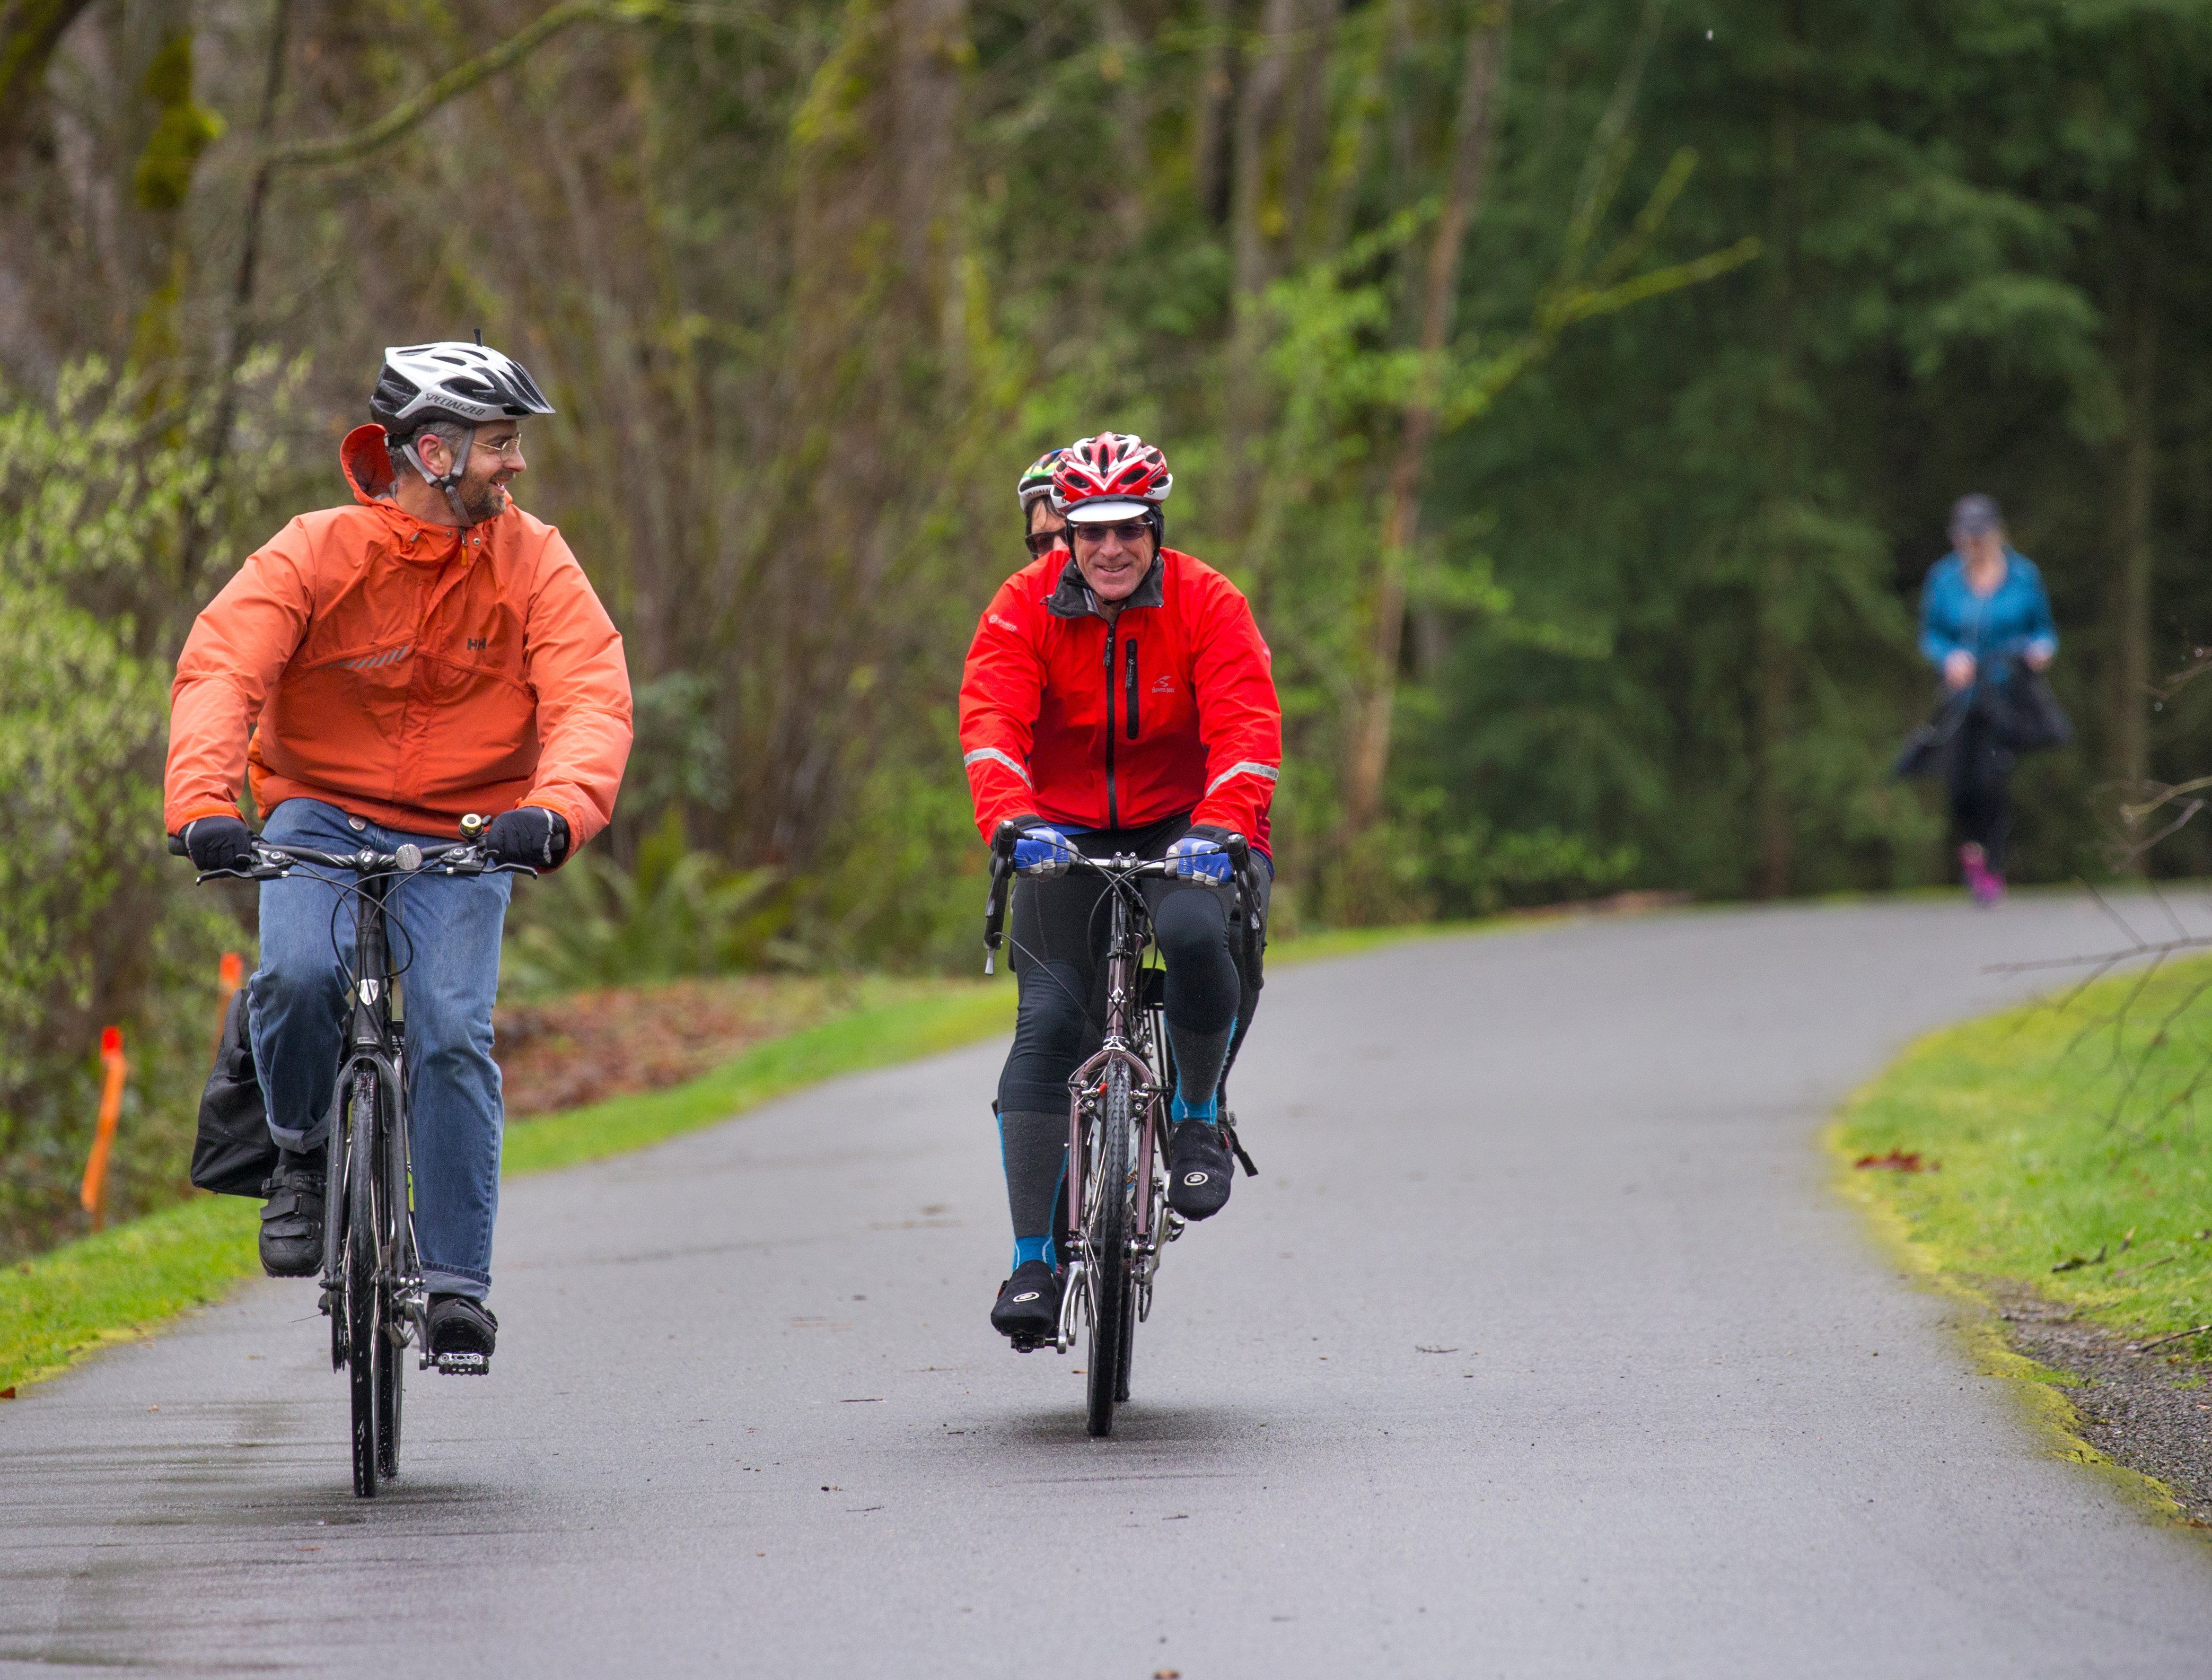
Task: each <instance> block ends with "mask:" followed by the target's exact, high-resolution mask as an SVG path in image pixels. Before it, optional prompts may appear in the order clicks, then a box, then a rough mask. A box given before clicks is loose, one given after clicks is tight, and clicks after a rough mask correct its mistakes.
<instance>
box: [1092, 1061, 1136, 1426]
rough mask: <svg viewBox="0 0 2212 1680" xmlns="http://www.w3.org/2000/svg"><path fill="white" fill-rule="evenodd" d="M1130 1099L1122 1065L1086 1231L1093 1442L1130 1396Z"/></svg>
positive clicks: (1102, 1134) (1103, 1119)
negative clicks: (1124, 1369)
mask: <svg viewBox="0 0 2212 1680" xmlns="http://www.w3.org/2000/svg"><path fill="white" fill-rule="evenodd" d="M1132 1108H1133V1104H1132V1102H1131V1100H1130V1094H1129V1069H1128V1068H1127V1065H1126V1064H1124V1063H1122V1062H1119V1061H1116V1062H1112V1063H1111V1064H1109V1066H1108V1068H1107V1069H1106V1089H1105V1091H1104V1093H1103V1095H1102V1099H1101V1100H1100V1102H1099V1105H1098V1123H1097V1130H1096V1133H1095V1135H1096V1138H1097V1167H1096V1171H1095V1173H1094V1175H1093V1176H1094V1178H1095V1189H1094V1190H1093V1192H1092V1195H1091V1205H1090V1207H1089V1208H1086V1209H1085V1215H1086V1220H1087V1223H1088V1225H1089V1227H1090V1230H1089V1241H1088V1243H1087V1244H1086V1245H1085V1246H1086V1247H1087V1248H1088V1249H1089V1251H1090V1252H1089V1256H1088V1258H1089V1261H1090V1286H1091V1347H1090V1354H1091V1360H1090V1368H1089V1369H1088V1370H1087V1371H1086V1372H1085V1377H1086V1378H1087V1379H1088V1386H1089V1400H1090V1415H1089V1418H1088V1420H1087V1427H1089V1429H1090V1432H1091V1433H1092V1434H1093V1435H1097V1436H1104V1435H1110V1434H1112V1433H1114V1403H1115V1400H1116V1399H1117V1398H1118V1397H1121V1396H1122V1395H1125V1394H1126V1393H1127V1388H1126V1387H1125V1386H1124V1385H1123V1383H1122V1379H1121V1360H1122V1357H1123V1350H1124V1349H1125V1348H1127V1345H1128V1341H1129V1329H1128V1326H1129V1323H1130V1320H1131V1319H1132V1318H1133V1317H1134V1314H1135V1306H1136V1300H1135V1293H1136V1290H1135V1278H1134V1275H1133V1273H1132V1272H1131V1270H1130V1267H1129V1240H1130V1238H1131V1236H1132V1235H1133V1233H1134V1232H1135V1230H1136V1226H1137V1221H1136V1172H1135V1166H1136V1153H1135V1149H1136V1146H1135V1141H1134V1133H1133V1119H1134V1117H1133V1113H1132Z"/></svg>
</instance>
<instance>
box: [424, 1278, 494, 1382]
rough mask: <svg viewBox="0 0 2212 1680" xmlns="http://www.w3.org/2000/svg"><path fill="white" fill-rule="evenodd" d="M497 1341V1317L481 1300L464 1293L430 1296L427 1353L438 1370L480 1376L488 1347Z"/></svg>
mask: <svg viewBox="0 0 2212 1680" xmlns="http://www.w3.org/2000/svg"><path fill="white" fill-rule="evenodd" d="M498 1342H499V1320H498V1319H496V1318H493V1317H492V1315H491V1309H490V1308H489V1307H488V1306H485V1305H484V1304H483V1302H482V1301H480V1300H475V1299H473V1298H472V1297H471V1296H468V1295H433V1296H431V1297H430V1356H431V1357H432V1358H433V1359H435V1360H436V1361H437V1363H438V1369H439V1370H441V1371H444V1372H447V1373H459V1374H460V1375H462V1376H475V1377H481V1376H483V1375H484V1374H485V1373H488V1372H489V1371H490V1369H491V1350H492V1348H494V1347H495V1346H496V1345H497V1343H498Z"/></svg>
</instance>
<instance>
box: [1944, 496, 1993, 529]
mask: <svg viewBox="0 0 2212 1680" xmlns="http://www.w3.org/2000/svg"><path fill="white" fill-rule="evenodd" d="M2003 527H2004V514H2003V513H2002V512H2001V511H2000V510H1999V508H1998V507H1997V503H1996V497H1995V496H1983V495H1980V494H1979V493H1977V494H1975V495H1972V496H1960V498H1959V499H1958V500H1957V501H1956V502H1953V503H1952V504H1951V534H1952V535H1953V536H1954V537H1986V536H1988V535H1989V534H1990V532H1992V531H1997V530H2002V528H2003Z"/></svg>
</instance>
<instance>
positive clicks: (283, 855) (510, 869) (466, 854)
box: [169, 834, 538, 881]
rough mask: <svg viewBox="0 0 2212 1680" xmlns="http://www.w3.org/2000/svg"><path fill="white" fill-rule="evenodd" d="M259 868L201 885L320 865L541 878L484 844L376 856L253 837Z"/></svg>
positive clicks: (180, 843) (210, 872) (174, 844)
mask: <svg viewBox="0 0 2212 1680" xmlns="http://www.w3.org/2000/svg"><path fill="white" fill-rule="evenodd" d="M169 850H170V852H171V854H172V855H174V856H177V857H185V856H189V855H190V853H189V852H188V851H187V850H186V849H185V842H184V837H183V836H181V835H176V834H173V835H171V836H170V837H169ZM253 850H254V854H255V861H254V863H253V864H252V866H251V867H247V868H244V869H203V870H201V871H200V873H199V877H198V878H199V879H200V880H204V881H208V880H240V881H274V880H284V879H285V878H286V877H287V876H289V875H290V873H292V869H293V867H294V866H295V864H301V863H313V864H319V865H320V866H321V867H324V868H325V869H349V870H351V871H352V872H353V873H355V874H356V875H380V874H406V875H411V874H415V873H419V872H422V871H428V873H432V874H436V875H535V874H536V873H538V871H537V870H535V869H533V868H532V867H530V865H528V864H526V863H501V862H497V861H494V860H492V859H490V858H489V857H486V856H485V855H484V851H483V844H482V843H481V842H478V841H473V840H456V841H450V842H447V843H441V844H437V845H429V846H418V845H416V843H414V842H413V841H411V840H410V841H409V842H408V843H406V844H405V845H403V846H401V847H400V848H399V849H398V850H397V851H390V852H375V851H369V850H368V849H362V850H361V851H357V852H325V851H319V850H317V849H315V848H314V847H313V846H291V845H286V844H283V843H281V842H278V841H275V840H264V839H263V838H262V837H260V836H259V835H258V834H257V835H255V836H254V837H253Z"/></svg>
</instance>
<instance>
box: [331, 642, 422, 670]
mask: <svg viewBox="0 0 2212 1680" xmlns="http://www.w3.org/2000/svg"><path fill="white" fill-rule="evenodd" d="M413 651H414V649H413V648H408V647H404V646H403V647H398V648H386V649H385V650H384V652H382V653H380V654H362V656H361V657H360V658H359V659H349V660H340V661H339V663H340V664H341V665H343V667H345V669H347V670H348V671H374V670H376V669H377V668H378V667H380V666H386V665H393V664H396V663H398V661H399V660H403V659H405V658H406V657H407V655H408V654H410V653H412V652H413Z"/></svg>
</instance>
